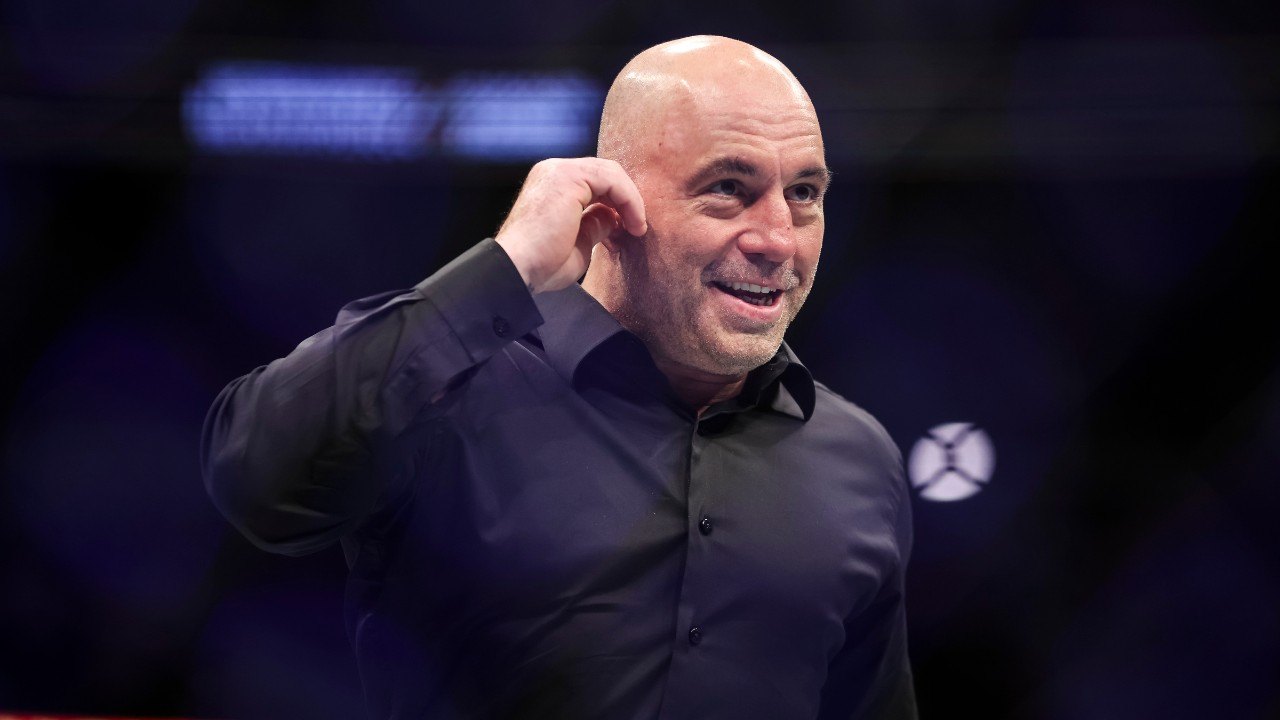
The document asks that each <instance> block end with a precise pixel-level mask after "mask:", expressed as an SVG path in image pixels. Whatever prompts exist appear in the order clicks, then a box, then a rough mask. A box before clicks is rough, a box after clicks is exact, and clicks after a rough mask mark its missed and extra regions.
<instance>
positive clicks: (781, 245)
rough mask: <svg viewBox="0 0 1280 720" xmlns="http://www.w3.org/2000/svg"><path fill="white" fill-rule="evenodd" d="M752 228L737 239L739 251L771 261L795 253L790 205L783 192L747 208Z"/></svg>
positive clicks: (764, 197) (777, 260)
mask: <svg viewBox="0 0 1280 720" xmlns="http://www.w3.org/2000/svg"><path fill="white" fill-rule="evenodd" d="M747 212H748V217H749V219H750V221H751V226H750V227H749V228H748V229H747V231H746V232H744V233H742V234H741V235H739V236H738V249H739V250H741V251H742V254H744V255H748V256H751V255H755V256H758V257H762V258H764V259H766V260H768V261H770V262H785V261H787V260H789V259H791V256H792V255H795V252H796V236H795V226H794V225H793V224H792V218H791V206H790V205H788V204H787V199H786V198H785V197H783V195H782V191H781V190H779V191H778V192H776V193H774V192H771V193H768V194H766V195H764V196H762V197H760V198H759V199H757V200H756V201H755V202H754V203H752V205H751V207H750V208H749V209H748V211H747Z"/></svg>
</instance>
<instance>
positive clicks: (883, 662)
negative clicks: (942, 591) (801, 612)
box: [818, 435, 919, 720]
mask: <svg viewBox="0 0 1280 720" xmlns="http://www.w3.org/2000/svg"><path fill="white" fill-rule="evenodd" d="M884 441H885V442H887V443H888V447H889V448H890V449H891V450H892V456H893V457H894V458H895V460H896V464H895V465H894V467H893V470H892V472H891V473H889V475H890V477H892V480H893V483H894V484H893V489H894V493H893V498H894V500H895V525H894V540H895V543H896V546H897V548H898V564H897V565H896V566H895V567H894V568H893V571H892V572H891V573H890V574H889V576H888V577H886V578H885V581H884V583H883V585H882V586H881V589H880V592H879V594H878V595H877V597H876V598H875V600H873V601H872V603H871V604H870V605H869V606H868V607H867V608H865V609H863V610H862V611H861V612H859V613H857V614H856V615H855V616H853V617H850V618H847V619H846V620H845V624H844V630H845V642H844V646H843V647H842V648H841V649H840V650H839V652H837V653H836V655H835V657H834V658H832V660H831V664H830V666H829V667H828V669H827V681H826V683H825V685H824V686H823V689H822V701H821V709H820V710H819V712H818V720H837V718H838V719H839V720H851V719H853V718H857V719H858V720H917V718H918V717H919V713H918V711H917V709H916V693H915V681H914V679H913V677H912V673H911V663H910V660H909V658H908V654H907V615H906V605H905V602H904V600H905V596H904V581H905V574H906V567H907V561H908V559H909V558H910V555H911V543H912V525H911V497H910V492H909V491H908V489H907V483H906V478H905V476H904V474H903V471H902V457H901V454H900V453H898V451H897V448H896V446H894V445H893V441H892V440H889V439H888V436H887V435H885V436H884Z"/></svg>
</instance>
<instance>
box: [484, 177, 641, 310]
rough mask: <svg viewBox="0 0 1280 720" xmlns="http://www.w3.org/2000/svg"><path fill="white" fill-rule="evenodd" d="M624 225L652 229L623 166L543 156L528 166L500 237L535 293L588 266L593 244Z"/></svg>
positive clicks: (637, 231) (562, 284)
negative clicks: (536, 162)
mask: <svg viewBox="0 0 1280 720" xmlns="http://www.w3.org/2000/svg"><path fill="white" fill-rule="evenodd" d="M619 229H621V230H624V231H625V232H627V233H629V234H631V235H635V236H640V235H644V234H645V232H646V231H647V230H648V224H647V223H646V221H645V214H644V201H642V200H641V199H640V191H639V190H637V189H636V186H635V183H633V182H632V181H631V178H629V177H627V173H626V172H625V171H624V170H623V169H622V166H621V165H619V164H618V163H616V162H614V161H612V160H603V159H601V158H593V157H588V158H575V159H572V160H562V159H558V158H557V159H551V160H543V161H542V162H540V163H538V164H537V165H534V166H533V169H532V170H530V171H529V176H528V177H527V178H525V181H524V186H523V187H522V188H520V194H519V195H518V196H517V197H516V201H515V204H514V205H513V206H512V207H511V212H510V213H509V214H508V215H507V219H506V222H504V223H502V228H501V229H499V230H498V235H497V237H496V238H494V239H495V240H497V242H498V244H499V245H501V246H502V249H503V250H506V251H507V254H508V255H509V256H510V257H511V261H512V262H513V263H515V266H516V269H518V270H519V271H520V276H521V277H522V278H524V282H525V285H527V286H528V287H529V290H530V291H531V292H534V293H540V292H549V291H552V290H560V289H562V288H566V287H568V286H569V285H571V284H573V283H574V282H575V281H577V279H578V278H579V277H581V276H582V274H583V273H584V272H586V270H587V264H588V263H589V262H590V261H591V248H593V247H595V244H596V243H598V242H600V241H602V240H604V239H605V238H607V237H609V236H610V234H612V233H614V232H616V231H618V230H619Z"/></svg>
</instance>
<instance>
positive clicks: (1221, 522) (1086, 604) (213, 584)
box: [0, 0, 1280, 720]
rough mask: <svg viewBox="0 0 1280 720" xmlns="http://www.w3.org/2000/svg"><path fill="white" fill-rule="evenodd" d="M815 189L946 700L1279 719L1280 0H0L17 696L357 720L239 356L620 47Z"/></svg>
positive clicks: (330, 300) (0, 669)
mask: <svg viewBox="0 0 1280 720" xmlns="http://www.w3.org/2000/svg"><path fill="white" fill-rule="evenodd" d="M704 32H707V33H716V34H725V35H731V36H735V37H738V38H741V39H744V40H747V41H750V42H753V43H755V44H757V45H759V46H761V47H763V48H764V49H766V50H768V51H769V52H771V53H773V54H774V55H776V56H777V57H779V58H780V59H781V60H783V61H784V62H785V63H787V64H788V65H789V66H790V67H791V68H792V69H793V70H794V72H795V73H796V74H797V75H798V76H799V77H800V79H801V80H802V82H804V84H805V85H806V86H807V87H808V89H809V91H810V93H811V95H812V97H813V100H814V102H815V104H816V106H817V108H818V113H819V116H820V117H821V119H822V121H823V125H824V131H825V135H826V140H827V151H828V162H829V164H830V165H831V166H832V167H833V168H834V169H835V171H836V180H835V183H834V185H833V188H832V191H831V194H830V195H829V199H828V202H827V236H826V245H825V254H824V257H823V262H822V272H821V273H820V274H819V277H818V282H817V286H816V288H815V290H814V293H813V295H812V296H811V298H810V300H809V304H808V306H807V307H806V310H805V311H804V312H803V313H802V314H801V316H800V318H799V320H798V321H797V323H796V325H795V326H794V327H793V330H792V332H791V333H790V335H789V338H790V342H791V343H792V345H793V347H794V348H795V349H796V351H797V353H798V354H799V356H800V357H801V358H802V359H803V360H805V361H806V363H807V364H808V365H809V366H810V367H811V368H812V369H813V371H814V373H815V375H816V376H817V377H818V378H819V379H821V380H823V381H824V382H825V383H826V384H828V385H829V386H830V387H832V388H833V389H835V390H836V391H837V392H840V393H841V394H843V395H845V396H847V397H849V398H850V399H852V400H854V401H855V402H857V403H859V404H861V405H862V406H864V407H865V408H867V409H868V410H870V411H871V412H872V413H874V414H875V415H876V416H877V417H879V418H880V419H881V421H882V422H884V424H885V425H886V426H887V427H888V429H889V431H890V433H891V434H892V435H893V437H894V439H895V440H896V441H897V443H898V444H899V446H900V447H901V448H902V450H903V453H904V455H905V456H906V457H907V461H908V466H909V471H910V475H911V479H912V482H913V485H914V486H915V493H916V495H915V518H916V546H915V548H916V549H915V555H914V557H913V559H912V565H911V570H910V574H909V584H908V593H909V594H908V608H909V617H910V632H911V651H912V655H913V659H914V665H915V668H916V682H917V690H918V695H919V701H920V706H921V709H922V715H923V716H925V717H926V718H953V717H982V718H990V719H999V718H1047V719H1051V720H1077V719H1090V720H1092V719H1107V718H1126V719H1128V718H1175V719H1180V718H1277V717H1280V523H1278V522H1277V520H1276V514H1277V511H1278V510H1280V372H1278V369H1280V364H1278V357H1277V349H1278V347H1277V346H1278V343H1277V340H1280V323H1278V322H1277V319H1276V316H1277V312H1278V311H1280V283H1277V282H1276V280H1275V279H1274V277H1273V276H1274V274H1275V271H1276V268H1277V265H1276V264H1275V261H1274V260H1266V258H1267V257H1273V258H1274V257H1275V255H1273V254H1272V253H1270V252H1269V251H1268V247H1270V246H1272V245H1275V244H1276V242H1277V239H1280V202H1277V201H1278V199H1280V193H1278V192H1277V191H1278V190H1280V117H1278V116H1277V114H1278V111H1280V7H1278V6H1277V5H1276V4H1275V3H1263V2H1256V1H1252V2H1251V1H1248V0H1216V1H1215V2H1208V1H1207V0H1206V1H1204V2H1189V1H1183V2H1180V1H1178V0H966V1H964V2H941V1H940V0H906V1H898V2H880V3H872V2H864V3H852V2H841V3H812V4H802V5H799V6H797V5H794V4H791V3H764V2H750V1H748V2H743V3H734V4H732V5H730V4H727V3H716V4H711V5H692V6H691V5H689V4H687V3H685V2H674V1H670V0H654V1H653V2H649V3H644V4H637V3H624V2H618V1H617V0H591V1H590V2H588V1H586V0H548V1H547V2H542V3H529V4H527V5H524V6H521V7H516V6H514V5H513V6H512V7H508V8H498V7H494V6H493V5H491V4H489V3H434V2H430V1H429V0H370V1H369V2H365V3H358V4H357V3H344V2H337V1H336V0H306V1H303V0H255V1H254V2H247V1H245V0H224V1H222V2H216V3H215V2H207V1H201V0H115V1H114V2H110V3H102V2H92V1H90V0H0V327H3V330H4V332H3V340H2V341H0V342H2V343H3V352H2V353H0V363H2V364H3V366H4V371H3V372H2V373H0V713H2V712H4V711H9V712H12V713H23V712H25V713H34V712H44V713H58V714H93V715H95V716H106V715H117V716H123V715H129V716H189V717H224V718H286V717H289V718H292V717H300V718H301V717H307V718H355V717H362V716H363V704H362V699H361V693H360V687H359V679H358V676H357V674H356V670H355V665H354V661H353V659H352V654H351V651H350V649H349V647H348V646H347V643H346V639H345V636H344V633H343V629H342V622H341V607H342V596H343V581H344V573H345V566H344V562H343V559H342V557H341V553H340V551H339V550H338V549H337V548H333V549H331V550H330V551H326V552H322V553H319V554H316V555H312V556H309V557H306V558H302V559H285V558H277V557H273V556H270V555H267V554H264V553H261V552H259V551H257V550H256V549H254V548H253V547H251V546H250V545H249V544H248V543H247V542H246V541H245V540H243V539H242V538H240V537H239V536H238V535H237V534H235V533H234V532H233V531H231V530H230V528H229V526H227V525H226V523H225V522H223V521H222V519H221V518H220V517H219V516H218V515H217V513H216V511H215V510H214V508H213V506H212V505H211V503H210V502H209V501H208V499H207V498H206V496H205V492H204V489H203V487H202V484H201V479H200V473H199V466H198V443H199V431H200V427H201V423H202V421H203V417H204V413H205V411H206V410H207V409H208V407H209V405H210V403H211V402H212V400H213V398H214V396H215V395H216V394H217V392H218V391H219V390H220V389H221V388H222V386H223V385H224V384H226V383H227V382H228V381H230V380H231V379H232V378H234V377H236V376H238V375H240V374H243V373H245V372H248V371H249V370H250V369H252V368H253V367H255V366H257V365H260V364H264V363H266V362H268V361H270V360H271V359H273V358H275V357H278V356H281V355H284V354H286V353H287V352H289V351H290V350H291V349H292V348H293V346H294V345H295V344H296V343H297V342H299V341H300V340H301V339H303V338H305V337H307V336H308V335H310V334H311V333H313V332H315V331H316V330H318V329H320V328H322V327H324V326H326V325H328V324H329V323H330V322H332V319H333V317H334V315H335V314H336V312H337V310H338V309H339V308H340V307H341V306H342V305H343V304H344V303H346V302H348V301H350V300H352V299H355V298H358V297H361V296H364V295H369V294H373V293H375V292H379V291H382V290H387V289H395V288H403V287H408V286H410V285H412V284H413V283H415V282H417V281H418V280H420V279H421V278H423V277H425V276H426V275H428V274H429V273H431V272H432V271H433V270H435V269H436V268H438V267H439V266H440V265H442V264H443V263H444V262H446V261H448V260H449V259H451V258H452V257H453V256H455V255H456V254H458V253H459V252H461V251H462V250H463V249H465V248H467V247H469V246H471V245H472V244H474V243H475V242H477V241H478V240H479V239H481V238H483V237H485V236H488V235H491V234H492V233H493V232H494V231H495V229H496V227H497V225H498V224H499V222H500V221H501V218H502V216H503V213H504V212H505V210H506V209H507V207H508V206H509V203H510V201H511V199H512V198H513V197H514V194H515V191H516V190H517V188H518V187H519V183H520V181H521V179H522V178H523V176H524V174H525V172H526V171H527V168H528V167H529V165H531V164H532V163H533V162H534V161H536V160H537V159H540V158H542V157H547V156H571V155H582V154H590V153H591V152H593V149H594V148H593V144H594V134H595V130H596V123H597V122H598V112H599V106H600V102H601V99H602V97H603V92H604V90H605V89H606V88H607V86H608V83H609V81H610V80H611V78H612V76H613V75H614V73H616V71H617V70H618V69H619V68H620V67H621V66H622V64H623V63H624V62H625V61H626V60H627V59H628V58H629V57H630V56H631V55H633V54H634V53H636V52H638V51H639V50H641V49H643V48H644V47H646V46H648V45H650V44H653V43H656V42H660V41H663V40H667V39H671V38H674V37H679V36H683V35H689V34H694V33H704Z"/></svg>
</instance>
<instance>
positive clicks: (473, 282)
mask: <svg viewBox="0 0 1280 720" xmlns="http://www.w3.org/2000/svg"><path fill="white" fill-rule="evenodd" d="M203 448H204V451H203V462H204V465H203V467H204V472H205V483H206V486H207V488H208V490H209V493H210V495H211V497H212V498H213V500H214V502H215V504H216V505H217V506H218V508H219V509H220V510H221V511H222V512H223V514H224V515H225V516H226V517H227V518H228V519H229V520H230V521H231V522H232V523H233V524H234V525H235V526H236V527H237V528H238V529H240V531H241V532H243V533H244V534H245V535H246V536H247V537H248V538H249V539H250V540H251V541H253V542H254V543H255V544H257V545H259V546H260V547H263V548H265V549H268V550H271V551H275V552H281V553H286V554H294V555H297V554H303V553H308V552H312V551H315V550H318V549H320V548H323V547H326V546H329V545H331V544H332V543H334V542H338V541H341V543H342V546H343V549H344V551H345V552H346V557H347V560H348V564H349V566H350V575H349V580H348V588H347V618H346V622H347V629H348V634H349V637H350V639H351V642H352V645H353V647H354V648H355V652H356V656H357V660H358V664H359V667H360V672H361V676H362V680H363V682H364V686H365V692H366V696H367V699H368V703H369V707H370V710H371V714H372V716H373V717H377V718H406V719H407V718H490V717H492V718H558V719H571V718H655V717H657V718H700V719H705V718H739V719H740V718H815V717H816V718H824V719H825V718H877V719H878V718H914V717H915V716H916V710H915V696H914V690H913V686H912V677H911V670H910V665H909V663H908V658H907V638H906V621H905V614H904V605H903V573H904V570H905V567H906V563H907V559H908V556H909V554H910V548H911V511H910V502H909V496H908V494H907V488H906V483H905V480H904V477H903V473H902V461H901V456H900V454H899V453H898V450H897V448H896V447H895V446H894V444H893V442H892V441H891V440H890V438H889V437H888V435H887V434H886V433H885V431H884V430H883V428H881V427H880V425H879V424H878V423H876V421H875V420H874V419H873V418H872V417H871V416H870V415H868V414H867V413H866V412H864V411H863V410H861V409H860V408H858V407H856V406H855V405H853V404H852V403H850V402H848V401H847V400H845V399H843V398H841V397H839V396H838V395H836V394H835V393H833V392H832V391H831V390H829V389H827V388H826V387H825V386H823V385H821V384H820V383H816V382H814V381H813V379H812V378H811V376H810V374H809V372H808V370H807V369H805V367H804V366H803V365H802V364H800V362H799V361H798V360H797V359H796V357H795V355H794V354H793V353H792V352H791V350H790V349H789V348H788V347H787V346H786V345H783V347H782V348H780V349H779V351H778V353H777V355H775V357H774V358H773V359H772V360H771V361H770V362H769V363H767V364H765V365H764V366H762V367H760V368H758V369H757V370H755V371H754V372H752V373H751V374H750V375H749V377H748V380H747V383H746V386H745V387H744V389H743V392H742V393H741V394H740V395H739V396H738V397H737V398H734V399H732V400H730V401H727V402H723V403H720V404H719V405H715V406H713V407H711V408H709V409H708V410H707V411H706V412H705V413H703V414H702V416H701V417H700V418H699V417H697V416H695V413H694V412H693V411H691V410H690V409H689V408H687V407H685V406H683V405H682V404H681V402H680V401H679V400H678V399H677V398H676V397H675V395H674V394H673V393H672V391H671V389H670V386H669V385H668V384H667V382H666V379H665V377H664V376H663V375H662V374H661V373H660V372H659V371H658V369H657V368H656V367H655V365H654V363H653V360H652V358H651V357H650V355H649V353H648V351H647V350H646V348H645V347H644V345H643V343H642V342H640V340H639V339H637V338H636V337H635V336H633V335H632V334H630V333H629V332H627V331H626V330H624V329H622V328H621V327H620V326H619V325H618V323H617V322H616V320H614V318H613V317H612V316H611V315H609V313H608V312H607V311H605V310H604V308H602V307H601V306H600V305H599V304H598V303H597V302H596V301H595V300H594V299H593V298H591V297H590V296H589V295H588V294H587V293H586V292H585V291H583V290H582V288H580V287H578V286H576V285H575V286H571V287H570V288H567V289H565V290H563V291H559V292H555V293H546V294H542V295H538V296H537V297H532V296H531V295H530V294H529V292H528V290H527V289H526V288H525V287H524V286H523V284H522V282H521V279H520V276H519V273H518V272H517V271H516V269H515V267H514V266H513V265H512V264H511V262H510V260H509V259H508V258H507V256H506V255H505V253H504V252H503V251H502V249H501V248H500V247H499V246H497V245H496V243H494V242H493V241H492V240H486V241H485V242H483V243H481V244H479V245H477V246H476V247H475V248H473V249H471V250H470V251H468V252H467V253H465V254H463V255H462V256H461V257H459V258H458V259H457V260H455V261H454V262H452V263H450V264H449V265H448V266H446V267H445V268H443V269H441V270H440V271H439V272H437V273H436V274H434V275H432V276H431V277H430V278H428V279H427V280H425V281H423V282H422V283H420V284H419V285H417V286H416V287H414V288H413V289H411V290H408V291H404V292H397V293H387V294H383V295H379V296H375V297H371V298H367V299H364V300H360V301H357V302H355V303H352V304H350V305H348V306H347V307H346V308H344V309H343V310H342V312H341V313H340V314H339V315H338V317H337V320H336V322H335V323H334V325H333V326H332V327H330V328H327V329H325V330H324V331H322V332H320V333H318V334H317V335H315V336H313V337H312V338H309V339H308V340H306V341H304V342H303V343H302V344H300V345H299V346H298V348H297V349H295V350H294V351H293V352H292V353H291V354H289V355H288V356H287V357H285V358H282V359H279V360H276V361H274V362H272V363H271V364H269V365H267V366H265V367H262V368H258V369H257V370H254V371H253V372H252V373H250V374H248V375H246V376H244V377H242V378H240V379H238V380H236V381H234V382H232V383H231V384H230V385H228V386H227V388H226V389H225V390H224V391H223V392H222V394H221V395H220V396H219V397H218V399H217V401H216V402H215V403H214V406H213V408H212V410H211V411H210V413H209V417H208V419H207V421H206V426H205V435H204V445H203Z"/></svg>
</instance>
